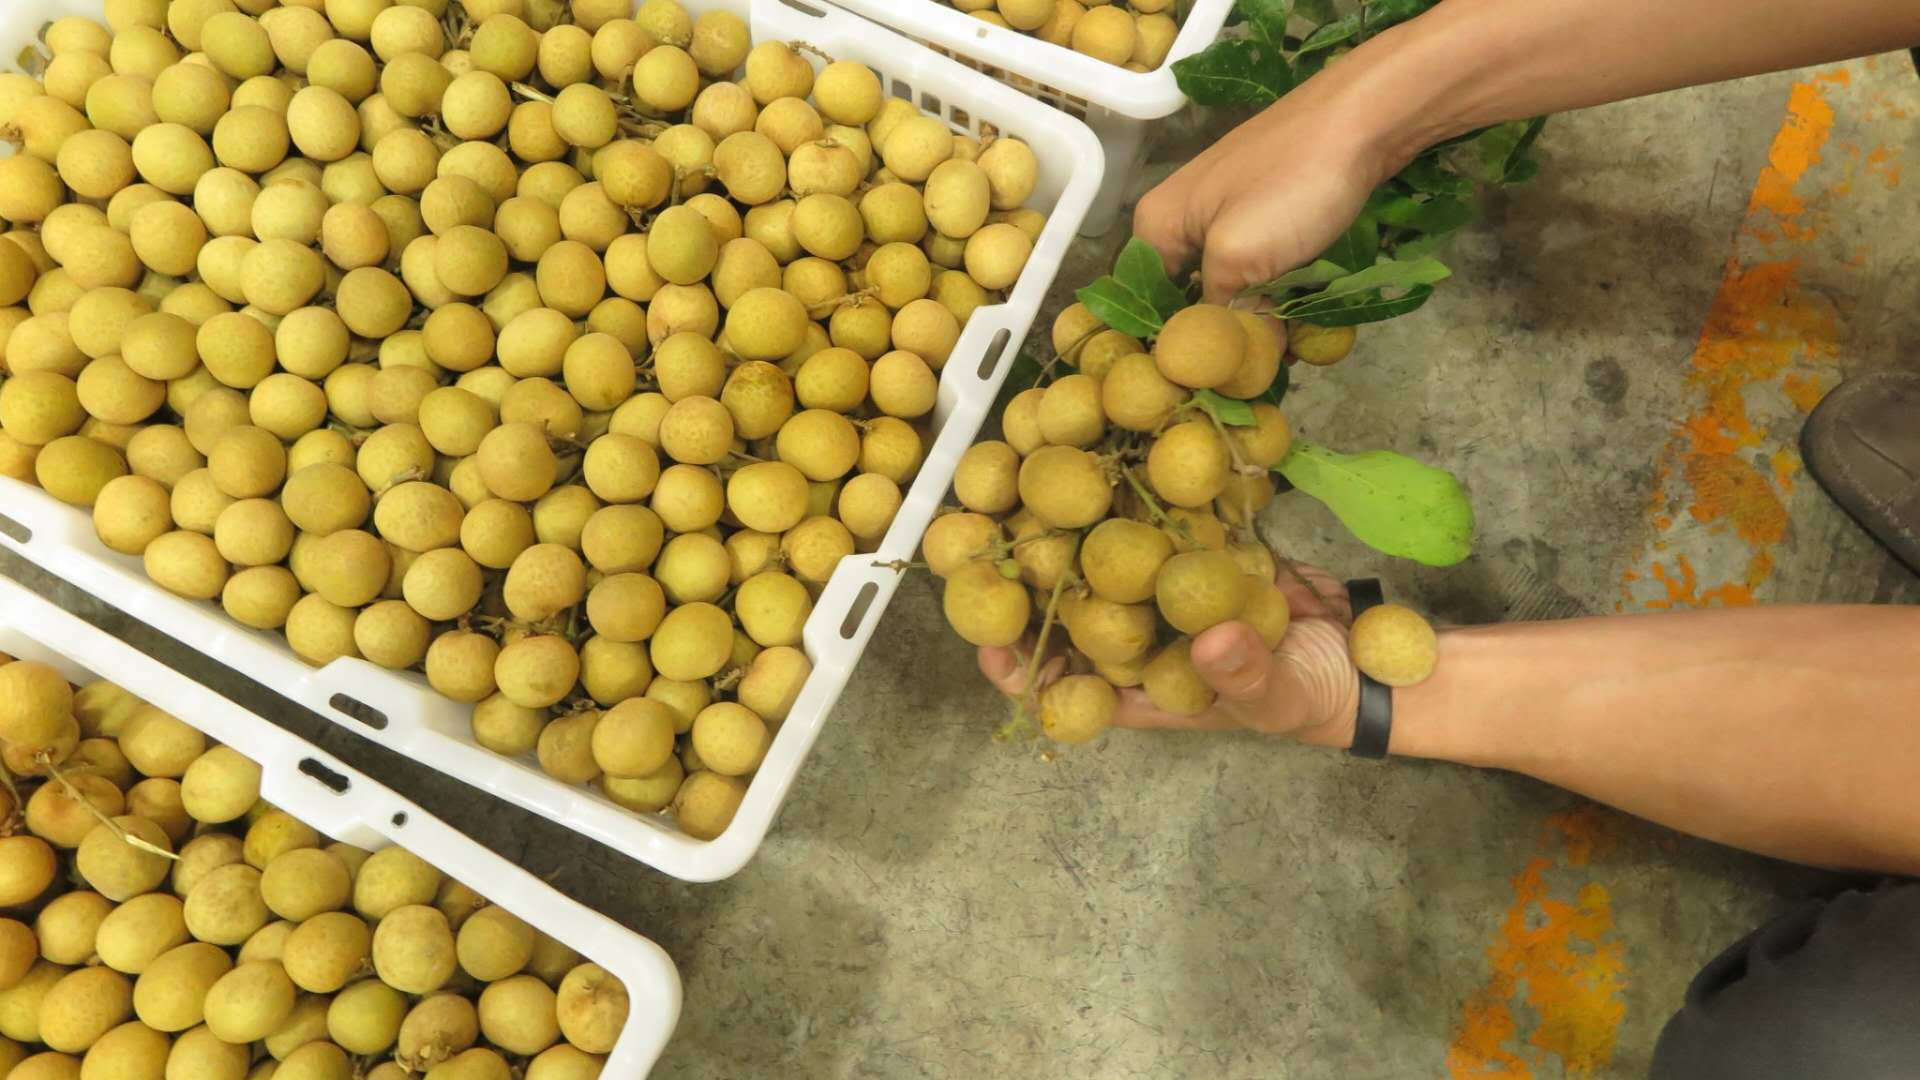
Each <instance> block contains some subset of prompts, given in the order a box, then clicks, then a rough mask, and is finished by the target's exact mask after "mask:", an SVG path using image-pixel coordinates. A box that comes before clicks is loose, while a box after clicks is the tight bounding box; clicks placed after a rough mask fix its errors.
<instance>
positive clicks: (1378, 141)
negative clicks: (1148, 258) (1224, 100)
mask: <svg viewBox="0 0 1920 1080" xmlns="http://www.w3.org/2000/svg"><path fill="white" fill-rule="evenodd" d="M1341 91H1342V84H1341V80H1339V79H1337V78H1335V77H1334V76H1333V73H1332V72H1331V71H1329V72H1327V73H1323V74H1322V75H1320V76H1316V77H1315V78H1313V79H1311V80H1309V81H1308V82H1307V83H1306V84H1304V85H1302V86H1300V87H1299V88H1297V89H1295V90H1294V91H1293V92H1292V93H1290V94H1288V95H1287V96H1286V97H1283V98H1281V99H1280V100H1279V101H1278V102H1275V103H1274V104H1273V105H1270V106H1268V107H1267V109H1266V110H1265V111H1264V112H1261V113H1260V114H1258V115H1257V116H1255V117H1253V118H1252V119H1250V120H1248V121H1247V122H1246V123H1243V124H1241V125H1240V126H1239V127H1237V128H1235V129H1233V130H1232V131H1231V132H1228V133H1227V135H1226V137H1225V138H1223V139H1221V140H1220V141H1219V142H1217V143H1215V144H1213V145H1212V146H1211V147H1209V148H1207V150H1206V151H1205V152H1204V153H1202V154H1201V155H1200V156H1199V157H1196V158H1194V159H1193V160H1192V161H1190V162H1188V163H1187V164H1186V165H1185V166H1184V167H1182V168H1181V169H1180V171H1179V172H1176V173H1174V174H1173V176H1171V177H1169V178H1168V179H1167V180H1166V181H1165V182H1163V183H1162V184H1160V186H1158V187H1156V188H1154V189H1153V190H1152V191H1150V192H1148V193H1147V195H1146V197H1145V198H1143V199H1141V200H1140V205H1139V207H1138V208H1137V209H1136V210H1135V211H1134V217H1133V232H1134V235H1135V236H1138V237H1139V238H1140V239H1142V240H1145V241H1146V242H1147V243H1149V244H1151V245H1153V247H1154V248H1156V249H1158V251H1159V252H1160V256H1161V258H1162V259H1163V260H1164V261H1165V262H1166V264H1167V270H1168V272H1169V273H1174V274H1177V273H1179V272H1180V271H1181V269H1182V268H1184V267H1190V266H1193V265H1195V264H1196V263H1197V264H1198V265H1199V268H1200V275H1201V282H1202V285H1203V287H1204V291H1205V299H1206V301H1207V302H1208V303H1213V304H1225V303H1227V302H1229V301H1231V300H1232V299H1233V298H1234V297H1235V296H1237V295H1239V294H1240V292H1242V291H1243V290H1245V289H1246V288H1248V287H1249V286H1253V285H1259V284H1262V283H1265V282H1268V281H1272V280H1273V279H1274V278H1277V277H1279V276H1280V275H1282V274H1284V273H1287V272H1288V271H1290V270H1294V269H1296V268H1298V267H1301V266H1304V265H1306V264H1307V263H1308V262H1310V261H1311V260H1312V259H1313V258H1315V257H1316V256H1318V255H1319V254H1320V253H1322V252H1324V251H1326V250H1327V249H1328V248H1330V247H1332V246H1333V243H1334V241H1335V240H1337V239H1339V237H1340V234H1341V233H1343V232H1345V231H1346V229H1347V228H1348V226H1350V225H1351V224H1352V223H1353V221H1354V219H1355V218H1357V217H1358V216H1359V215H1360V211H1361V209H1362V208H1363V207H1365V205H1366V201H1367V198H1368V196H1370V195H1371V194H1372V193H1373V191H1374V189H1375V188H1376V187H1378V186H1379V184H1380V183H1381V182H1382V181H1383V180H1385V179H1386V178H1387V177H1389V176H1391V175H1393V173H1394V172H1395V171H1396V170H1397V169H1398V168H1399V167H1400V165H1402V164H1404V163H1403V162H1396V161H1395V160H1394V157H1395V156H1396V151H1394V150H1390V149H1388V147H1389V146H1390V145H1392V143H1391V142H1390V141H1389V140H1387V139H1385V138H1384V137H1383V138H1376V137H1375V136H1374V135H1373V134H1372V132H1373V129H1374V125H1373V124H1372V123H1370V122H1369V118H1368V115H1367V114H1366V113H1365V111H1364V110H1362V111H1360V112H1355V111H1353V110H1351V109H1349V108H1347V107H1345V106H1344V105H1343V104H1342V102H1343V101H1344V100H1345V95H1343V94H1342V92H1341Z"/></svg>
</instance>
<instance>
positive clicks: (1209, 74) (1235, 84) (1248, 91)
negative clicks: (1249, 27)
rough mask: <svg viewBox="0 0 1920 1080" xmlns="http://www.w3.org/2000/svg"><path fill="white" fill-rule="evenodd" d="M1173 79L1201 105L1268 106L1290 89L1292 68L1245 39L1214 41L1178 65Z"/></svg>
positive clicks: (1271, 49) (1262, 45)
mask: <svg viewBox="0 0 1920 1080" xmlns="http://www.w3.org/2000/svg"><path fill="white" fill-rule="evenodd" d="M1173 77H1174V79H1175V80H1176V81H1178V82H1179V84H1180V90H1181V92H1183V93H1185V94H1186V95H1187V96H1188V97H1190V98H1192V99H1193V100H1194V101H1195V102H1196V103H1198V104H1201V105H1271V104H1272V103H1274V102H1276V101H1278V100H1280V95H1282V94H1284V93H1286V92H1287V91H1288V90H1291V89H1293V68H1292V66H1291V65H1289V64H1288V63H1287V58H1286V57H1285V56H1284V55H1283V54H1282V53H1281V51H1280V50H1279V48H1277V47H1275V46H1273V45H1269V44H1268V43H1266V42H1264V41H1255V40H1252V39H1248V38H1233V39H1229V40H1225V41H1216V42H1214V43H1213V44H1212V45H1209V46H1208V47H1207V48H1205V49H1203V50H1202V51H1200V52H1197V53H1195V54H1193V55H1192V56H1189V57H1187V58H1186V59H1184V60H1180V61H1177V62H1176V63H1175V64H1174V65H1173Z"/></svg>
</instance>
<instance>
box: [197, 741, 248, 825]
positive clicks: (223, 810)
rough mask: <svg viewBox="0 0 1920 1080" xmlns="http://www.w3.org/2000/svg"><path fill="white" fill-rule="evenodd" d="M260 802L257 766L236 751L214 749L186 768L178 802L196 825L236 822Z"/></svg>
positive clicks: (221, 747) (225, 748)
mask: <svg viewBox="0 0 1920 1080" xmlns="http://www.w3.org/2000/svg"><path fill="white" fill-rule="evenodd" d="M259 798H260V766H259V765H257V764H255V763H254V762H252V761H250V760H248V759H247V758H246V757H245V756H244V755H242V754H240V753H239V752H238V751H236V750H234V749H232V748H231V747H226V746H216V747H214V748H213V749H211V750H209V751H207V752H206V753H205V754H203V755H201V756H200V757H199V758H196V759H195V760H194V762H193V764H191V765H189V766H187V771H186V773H185V774H184V775H183V776H182V777H181V778H180V799H181V802H182V804H183V805H184V806H185V807H186V810H187V813H188V814H189V815H191V816H192V817H193V819H194V820H195V821H200V822H205V823H207V824H211V825H221V824H225V823H227V822H229V821H237V820H239V819H240V818H241V817H242V816H244V815H245V814H246V812H247V810H248V809H250V808H251V807H252V806H253V804H254V803H255V802H257V801H259Z"/></svg>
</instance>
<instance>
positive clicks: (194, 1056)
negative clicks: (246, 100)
mask: <svg viewBox="0 0 1920 1080" xmlns="http://www.w3.org/2000/svg"><path fill="white" fill-rule="evenodd" d="M286 10H305V9H292V8H289V9H286ZM251 1056H252V1055H251V1048H250V1047H246V1046H235V1045H233V1044H231V1043H225V1042H221V1041H220V1040H219V1039H218V1038H216V1037H215V1036H214V1034H213V1032H211V1031H209V1030H207V1028H206V1027H205V1026H204V1025H202V1026H199V1027H195V1028H191V1029H189V1030H187V1031H184V1032H181V1033H180V1035H179V1036H178V1037H176V1038H175V1039H174V1040H173V1048H172V1049H171V1050H169V1051H168V1052H167V1070H168V1071H169V1072H175V1073H176V1074H177V1075H178V1076H181V1077H186V1076H196V1077H205V1078H206V1080H245V1077H246V1075H247V1064H248V1061H249V1059H250V1058H251Z"/></svg>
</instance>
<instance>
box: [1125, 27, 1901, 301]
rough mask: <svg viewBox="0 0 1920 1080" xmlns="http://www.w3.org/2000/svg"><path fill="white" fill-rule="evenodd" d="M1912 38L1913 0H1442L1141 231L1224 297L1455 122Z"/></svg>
mask: <svg viewBox="0 0 1920 1080" xmlns="http://www.w3.org/2000/svg"><path fill="white" fill-rule="evenodd" d="M1910 45H1920V3H1914V2H1912V0H1826V2H1822V3H1812V4H1809V3H1806V2H1804V0H1617V2H1614V3H1595V2H1593V0H1448V2H1447V3H1443V4H1441V5H1439V6H1438V7H1436V8H1434V9H1433V10H1431V11H1429V12H1427V13H1426V14H1425V15H1422V16H1420V17H1419V18H1417V19H1414V20H1413V21H1411V22H1409V23H1406V24H1404V25H1402V26H1399V27H1395V28H1394V29H1392V30H1390V31H1388V32H1387V33H1384V34H1381V35H1379V36H1378V37H1375V38H1373V39H1372V40H1370V41H1368V42H1366V43H1365V44H1363V45H1361V46H1360V47H1359V48H1357V49H1355V50H1354V51H1353V52H1352V53H1350V54H1348V55H1346V56H1345V57H1343V58H1341V59H1340V61H1339V62H1338V63H1335V64H1332V65H1330V66H1329V67H1328V68H1327V69H1326V70H1325V71H1323V72H1321V73H1320V74H1319V75H1316V76H1314V77H1313V78H1312V79H1309V80H1308V81H1307V82H1306V83H1305V84H1303V85H1301V86H1300V87H1298V88H1296V89H1295V90H1294V91H1293V92H1292V93H1290V94H1288V95H1286V96H1285V97H1283V98H1282V99H1281V100H1280V101H1278V102H1277V103H1275V104H1274V105H1272V106H1270V107H1268V108H1267V109H1266V110H1265V111H1264V112H1261V113H1260V114H1259V115H1257V116H1255V117H1254V118H1253V119H1251V120H1249V121H1247V122H1246V123H1244V124H1242V125H1241V126H1240V127H1239V128H1237V129H1235V130H1234V131H1232V132H1230V133H1229V134H1228V135H1227V136H1226V137H1225V138H1223V139H1221V140H1220V142H1218V143H1216V144H1215V145H1214V146H1212V147H1211V148H1209V149H1208V150H1207V151H1206V152H1205V153H1203V154H1201V155H1200V156H1199V157H1197V158H1195V159H1194V160H1193V161H1192V162H1191V163H1189V164H1188V165H1187V166H1186V167H1184V168H1182V169H1181V170H1180V171H1179V172H1178V173H1175V174H1174V176H1173V177H1172V178H1171V179H1169V180H1168V181H1167V182H1166V183H1164V184H1162V185H1160V186H1159V187H1158V188H1156V189H1154V190H1153V191H1152V192H1150V193H1148V195H1147V197H1146V198H1145V199H1143V200H1141V202H1140V206H1139V209H1138V211H1137V212H1136V214H1135V217H1134V232H1135V233H1136V234H1138V235H1139V236H1141V237H1142V238H1144V239H1146V240H1147V241H1148V242H1149V243H1152V244H1153V245H1154V246H1155V247H1157V248H1159V250H1160V253H1161V255H1162V256H1163V257H1164V258H1165V259H1166V261H1167V262H1168V263H1169V264H1170V265H1172V266H1175V267H1179V266H1181V265H1190V264H1200V265H1201V267H1202V272H1203V275H1204V277H1205V279H1206V290H1207V297H1208V299H1210V300H1214V301H1224V300H1226V299H1229V298H1231V297H1232V296H1233V295H1234V294H1235V293H1237V292H1239V291H1240V290H1241V289H1243V288H1245V287H1246V286H1248V285H1252V284H1257V283H1259V282H1262V281H1268V280H1271V279H1272V278H1274V277H1277V276H1278V275H1280V274H1282V273H1285V272H1286V271H1288V270H1291V269H1293V268H1295V267H1297V266H1300V265H1302V264H1304V263H1305V262H1307V261H1308V260H1310V259H1312V258H1313V257H1314V256H1315V255H1317V254H1319V253H1320V252H1322V251H1324V250H1326V248H1327V247H1328V246H1329V245H1330V244H1332V242H1333V240H1334V239H1335V238H1336V237H1338V236H1339V234H1340V233H1341V232H1342V231H1343V230H1344V229H1345V228H1346V227H1347V225H1348V224H1350V223H1351V222H1352V221H1353V219H1354V217H1355V216H1356V215H1358V213H1359V211H1360V208H1361V207H1362V206H1363V205H1364V204H1365V201H1366V198H1367V196H1368V195H1369V194H1370V193H1371V192H1372V191H1373V189H1374V188H1376V187H1377V186H1379V185H1380V183H1382V182H1383V181H1385V180H1386V179H1387V178H1389V177H1391V176H1393V175H1394V174H1395V173H1396V172H1398V171H1399V170H1400V169H1401V168H1403V167H1404V166H1405V165H1406V164H1407V162H1408V161H1410V160H1411V159H1412V158H1413V157H1414V156H1416V155H1417V154H1419V153H1420V152H1421V151H1422V150H1424V149H1425V148H1427V147H1429V146H1432V145H1433V144H1435V143H1437V142H1440V141H1442V140H1444V139H1447V138H1450V137H1452V136H1455V135H1460V134H1463V133H1465V132H1469V131H1473V130H1475V129H1477V128H1480V127H1484V126H1486V125H1488V124H1493V123H1498V122H1501V121H1506V120H1515V119H1520V118H1523V117H1529V116H1539V115H1543V114H1546V113H1552V112H1560V111H1564V110H1567V109H1575V108H1581V107H1584V106H1588V105H1597V104H1600V103H1602V102H1608V101H1618V100H1621V99H1624V98H1630V97H1636V96H1639V95H1642V94H1650V93H1655V92H1658V91H1662V90H1670V89H1674V88H1676V87H1681V86H1690V85H1695V84H1699V83H1707V82H1714V81H1717V80H1721V79H1729V78H1734V77H1737V76H1741V75H1751V74H1757V73H1760V72H1765V71H1774V70H1779V69H1784V68H1791V67H1799V66H1804V65H1807V64H1816V63H1823V62H1826V61H1830V60H1836V59H1841V58H1845V57H1853V56H1862V55H1866V54H1869V53H1876V52H1883V51H1886V50H1889V49H1895V48H1904V47H1907V46H1910Z"/></svg>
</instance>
